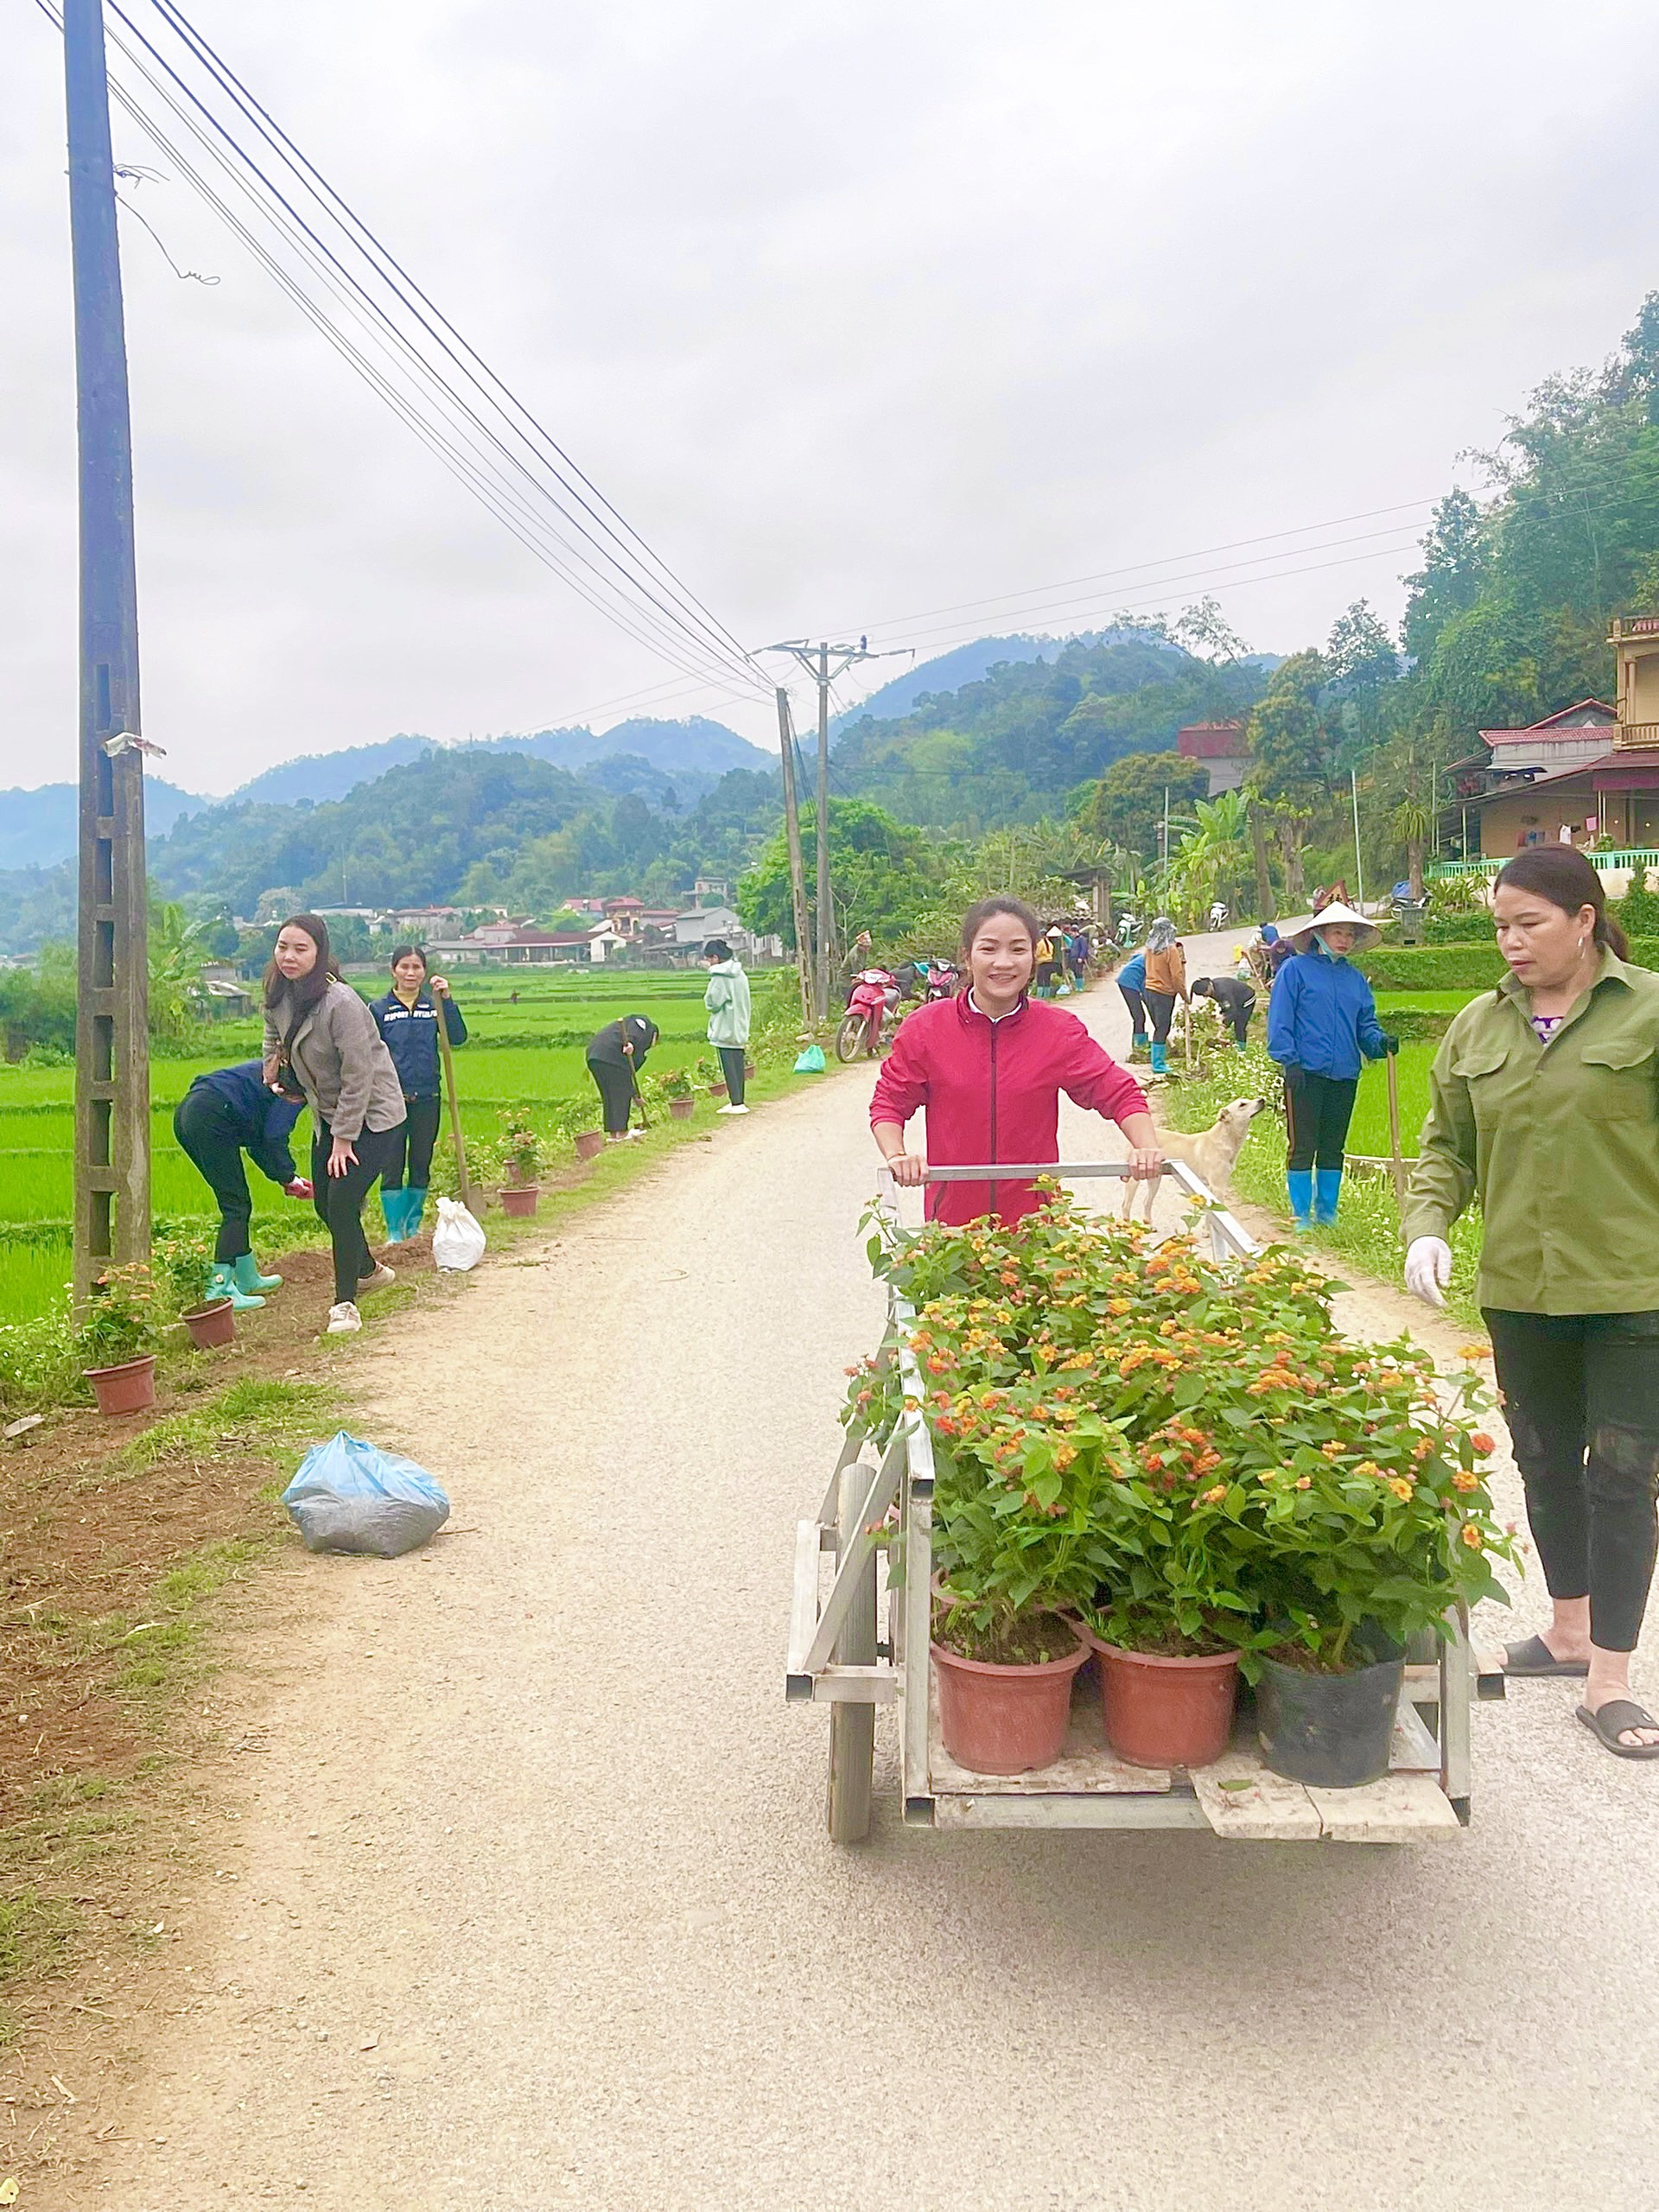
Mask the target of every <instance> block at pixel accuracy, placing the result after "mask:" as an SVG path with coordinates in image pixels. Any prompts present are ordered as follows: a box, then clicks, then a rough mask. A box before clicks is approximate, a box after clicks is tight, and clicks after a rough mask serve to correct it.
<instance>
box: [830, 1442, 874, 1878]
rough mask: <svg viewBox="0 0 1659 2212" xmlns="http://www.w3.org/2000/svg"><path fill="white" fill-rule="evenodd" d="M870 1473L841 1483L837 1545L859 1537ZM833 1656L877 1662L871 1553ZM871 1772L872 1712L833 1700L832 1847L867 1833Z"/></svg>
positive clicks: (847, 1474) (852, 1474)
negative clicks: (859, 1523)
mask: <svg viewBox="0 0 1659 2212" xmlns="http://www.w3.org/2000/svg"><path fill="white" fill-rule="evenodd" d="M868 1480H869V1470H868V1467H862V1466H860V1465H857V1464H856V1463H855V1465H852V1466H850V1467H849V1468H847V1469H846V1471H844V1472H843V1474H842V1478H841V1530H840V1534H841V1543H842V1548H843V1550H844V1549H845V1548H846V1547H847V1545H849V1543H850V1542H851V1541H852V1540H853V1538H854V1537H855V1535H857V1533H858V1509H859V1507H860V1505H861V1503H863V1496H864V1486H865V1484H867V1483H868ZM835 1657H836V1660H837V1661H838V1662H840V1664H841V1665H842V1666H844V1667H871V1666H874V1663H875V1554H874V1553H872V1554H870V1558H869V1561H868V1565H867V1567H865V1570H864V1579H863V1580H862V1581H861V1583H860V1584H859V1586H858V1594H857V1595H856V1597H855V1599H854V1600H853V1605H852V1611H850V1612H849V1614H848V1616H847V1619H846V1622H845V1624H844V1625H843V1626H842V1631H841V1634H840V1636H839V1637H837V1638H836V1649H835ZM874 1771H875V1707H874V1706H873V1705H848V1704H843V1703H842V1702H841V1700H836V1703H835V1704H834V1705H832V1706H831V1707H830V1708H829V1789H828V1791H827V1792H826V1794H825V1798H824V1817H825V1819H826V1820H827V1821H828V1822H829V1840H830V1841H831V1842H832V1843H862V1842H863V1840H864V1839H865V1838H866V1836H868V1834H869V1832H870V1795H871V1789H872V1785H873V1782H874Z"/></svg>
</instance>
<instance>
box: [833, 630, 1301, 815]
mask: <svg viewBox="0 0 1659 2212" xmlns="http://www.w3.org/2000/svg"><path fill="white" fill-rule="evenodd" d="M1266 682H1267V676H1266V672H1265V669H1264V665H1263V664H1262V662H1260V661H1259V660H1256V659H1253V658H1236V659H1233V660H1230V661H1223V660H1219V659H1217V660H1209V659H1204V658H1199V657H1198V655H1196V654H1194V653H1192V652H1187V651H1186V650H1185V648H1183V647H1182V646H1180V645H1177V644H1176V643H1174V642H1173V639H1169V638H1167V637H1165V636H1161V635H1159V634H1157V633H1156V632H1145V633H1142V634H1141V635H1137V636H1126V635H1124V634H1123V633H1122V632H1115V633H1113V635H1112V638H1111V639H1110V641H1109V642H1104V643H1100V642H1093V641H1090V640H1087V639H1069V640H1067V641H1065V643H1064V644H1062V645H1061V646H1060V648H1059V650H1058V652H1057V653H1056V655H1055V657H1054V658H1053V660H1052V661H1047V660H1027V661H1004V662H1000V663H998V664H996V665H995V666H994V667H993V668H991V669H990V670H989V671H988V672H987V674H986V675H984V676H983V677H981V678H980V679H979V680H978V681H977V682H976V683H967V684H964V685H963V687H962V689H961V690H958V691H956V692H953V693H947V694H944V695H943V696H924V697H923V698H922V699H920V700H918V702H917V704H916V706H915V707H914V708H913V709H912V711H911V712H910V713H909V714H907V715H904V716H903V717H902V718H901V719H900V720H899V721H887V722H878V721H874V720H872V719H870V718H869V717H868V716H867V717H865V718H863V719H861V720H860V721H856V722H855V723H853V724H852V725H851V726H850V727H849V728H846V729H844V730H843V731H842V735H841V737H840V739H839V740H838V741H837V742H836V747H835V766H836V777H837V781H838V783H839V785H841V787H842V789H843V790H845V791H849V792H851V793H855V794H856V795H857V796H858V797H860V798H868V799H873V800H874V801H876V802H877V803H878V804H880V805H882V806H885V807H887V808H888V809H889V810H891V811H892V812H893V813H894V814H896V815H898V816H899V817H900V818H901V819H902V820H904V821H906V822H914V823H920V824H922V825H923V826H924V827H926V828H931V829H948V830H959V831H962V832H963V833H964V834H966V835H969V836H977V835H979V834H980V833H981V832H982V831H983V830H985V829H991V828H995V827H997V826H999V825H1001V824H1003V823H1014V822H1029V821H1034V820H1036V819H1038V818H1039V817H1041V816H1042V815H1044V814H1052V813H1055V812H1058V811H1059V810H1061V807H1062V804H1063V800H1064V795H1065V792H1066V791H1070V790H1071V788H1072V787H1073V786H1075V785H1077V784H1080V783H1083V782H1085V781H1087V780H1088V779H1090V778H1091V777H1095V776H1098V775H1099V774H1100V773H1101V772H1102V770H1103V768H1105V767H1107V766H1109V764H1110V763H1111V762H1112V761H1114V760H1117V759H1119V758H1120V757H1121V756H1122V754H1123V753H1139V752H1146V751H1150V750H1157V751H1162V750H1164V749H1166V748H1167V747H1168V746H1169V745H1170V744H1171V743H1172V742H1173V738H1174V734H1175V732H1176V731H1177V730H1178V729H1179V728H1180V727H1181V725H1182V724H1183V723H1184V722H1189V721H1208V720H1214V719H1218V718H1220V717H1222V716H1224V715H1233V714H1239V713H1243V712H1245V711H1247V710H1248V709H1249V708H1250V707H1251V706H1252V705H1253V704H1254V702H1255V700H1256V699H1257V698H1259V697H1260V696H1261V694H1262V690H1263V689H1264V687H1265V684H1266Z"/></svg>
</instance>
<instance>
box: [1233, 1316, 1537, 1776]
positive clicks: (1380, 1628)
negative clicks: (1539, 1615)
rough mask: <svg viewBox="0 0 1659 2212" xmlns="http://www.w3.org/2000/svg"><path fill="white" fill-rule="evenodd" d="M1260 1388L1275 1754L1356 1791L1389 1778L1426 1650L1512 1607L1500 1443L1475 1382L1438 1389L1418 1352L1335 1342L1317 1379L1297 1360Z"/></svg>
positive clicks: (1298, 1772)
mask: <svg viewBox="0 0 1659 2212" xmlns="http://www.w3.org/2000/svg"><path fill="white" fill-rule="evenodd" d="M1310 1381H1311V1382H1313V1384H1314V1385H1315V1389H1314V1390H1310V1389H1309V1387H1308V1386H1309V1383H1310ZM1255 1387H1256V1388H1257V1389H1258V1390H1259V1391H1260V1393H1261V1398H1262V1411H1263V1414H1264V1415H1265V1417H1266V1422H1267V1427H1268V1434H1269V1435H1270V1437H1271V1444H1270V1445H1269V1446H1268V1447H1267V1448H1266V1449H1265V1450H1264V1451H1263V1452H1262V1454H1261V1456H1262V1459H1263V1460H1264V1462H1265V1464H1263V1465H1261V1466H1260V1467H1258V1468H1257V1469H1256V1470H1255V1491H1256V1497H1255V1503H1254V1507H1253V1511H1254V1515H1255V1517H1256V1518H1257V1519H1258V1520H1259V1524H1260V1527H1261V1531H1262V1550H1261V1553H1260V1554H1259V1557H1258V1560H1257V1565H1256V1568H1255V1576H1256V1581H1257V1586H1258V1588H1259V1590H1260V1592H1261V1597H1262V1606H1263V1611H1264V1616H1265V1619H1266V1623H1267V1628H1266V1635H1267V1637H1268V1639H1269V1640H1268V1643H1267V1648H1266V1649H1265V1650H1263V1651H1262V1653H1261V1654H1260V1655H1259V1656H1252V1659H1251V1661H1250V1662H1249V1665H1250V1669H1251V1671H1252V1672H1254V1673H1257V1674H1258V1675H1259V1680H1258V1681H1257V1685H1256V1708H1257V1716H1258V1720H1259V1724H1260V1734H1261V1743H1262V1757H1263V1758H1264V1759H1265V1760H1266V1761H1267V1763H1268V1765H1269V1766H1271V1767H1272V1768H1273V1769H1274V1771H1275V1772H1276V1773H1280V1774H1285V1775H1289V1776H1291V1777H1293V1778H1294V1779H1295V1780H1296V1781H1299V1782H1311V1783H1323V1784H1325V1785H1326V1786H1329V1787H1335V1788H1351V1787H1354V1786H1356V1785H1357V1784H1359V1783H1366V1782H1372V1781H1375V1780H1376V1779H1377V1778H1378V1777H1380V1776H1381V1775H1383V1774H1384V1773H1386V1772H1387V1770H1388V1764H1389V1739H1390V1735H1391V1732H1392V1728H1393V1721H1394V1712H1395V1705H1396V1703H1397V1701H1398V1698H1399V1694H1400V1688H1401V1678H1402V1671H1403V1668H1404V1664H1405V1655H1406V1649H1407V1646H1408V1643H1410V1641H1411V1639H1412V1638H1413V1637H1414V1636H1418V1635H1421V1634H1422V1633H1423V1632H1424V1631H1432V1632H1434V1633H1437V1634H1441V1635H1443V1634H1445V1632H1446V1616H1447V1613H1448V1612H1449V1611H1451V1609H1452V1608H1453V1607H1454V1606H1458V1605H1465V1606H1466V1605H1472V1604H1474V1603H1475V1602H1476V1601H1477V1600H1478V1599H1482V1598H1492V1599H1498V1600H1500V1601H1501V1602H1503V1603H1507V1602H1508V1596H1507V1592H1505V1591H1504V1589H1503V1585H1502V1584H1501V1583H1500V1582H1499V1580H1498V1579H1497V1575H1496V1574H1495V1573H1494V1572H1493V1569H1492V1561H1493V1560H1494V1559H1495V1558H1498V1559H1507V1560H1513V1559H1514V1557H1515V1555H1516V1546H1515V1539H1514V1535H1513V1531H1512V1530H1510V1529H1506V1528H1502V1527H1500V1526H1499V1524H1498V1523H1497V1520H1496V1519H1495V1518H1494V1516H1493V1510H1492V1500H1491V1491H1490V1490H1489V1488H1488V1486H1487V1478H1486V1472H1485V1468H1484V1460H1485V1459H1486V1457H1487V1455H1488V1454H1489V1453H1490V1452H1492V1451H1493V1450H1494V1449H1495V1446H1494V1441H1493V1439H1492V1438H1491V1436H1490V1435H1488V1434H1487V1433H1485V1432H1484V1431H1483V1430H1481V1429H1478V1428H1476V1427H1473V1425H1472V1422H1473V1419H1474V1418H1475V1416H1476V1415H1477V1414H1478V1408H1479V1399H1478V1386H1477V1383H1476V1381H1475V1377H1474V1375H1473V1373H1472V1371H1471V1370H1468V1369H1465V1374H1464V1376H1463V1377H1462V1379H1461V1381H1460V1382H1459V1383H1456V1384H1453V1385H1449V1386H1448V1385H1446V1384H1441V1385H1440V1386H1438V1387H1437V1385H1436V1382H1435V1378H1434V1370H1433V1362H1432V1360H1431V1359H1430V1357H1429V1356H1428V1355H1427V1353H1426V1352H1424V1351H1420V1350H1418V1349H1417V1348H1416V1347H1415V1346H1414V1345H1413V1344H1411V1343H1410V1342H1409V1340H1408V1339H1405V1338H1402V1340H1401V1341H1400V1342H1399V1343H1398V1344H1389V1345H1385V1346H1383V1347H1382V1348H1381V1349H1380V1350H1378V1349H1376V1348H1373V1347H1371V1346H1367V1345H1356V1344H1344V1343H1343V1342H1342V1341H1341V1339H1340V1338H1332V1340H1331V1342H1330V1344H1328V1345H1327V1346H1326V1347H1325V1349H1324V1351H1323V1352H1322V1353H1321V1355H1320V1357H1319V1359H1318V1361H1317V1363H1315V1365H1314V1367H1313V1371H1312V1374H1311V1375H1310V1373H1309V1372H1308V1371H1307V1370H1306V1366H1305V1365H1303V1364H1301V1363H1294V1362H1292V1361H1290V1360H1287V1358H1286V1357H1285V1355H1284V1353H1283V1352H1282V1351H1281V1352H1279V1353H1278V1354H1276V1355H1275V1356H1274V1360H1273V1362H1272V1363H1271V1364H1270V1365H1269V1366H1268V1367H1264V1368H1263V1370H1262V1372H1261V1375H1260V1376H1259V1377H1258V1381H1257V1384H1256V1386H1255Z"/></svg>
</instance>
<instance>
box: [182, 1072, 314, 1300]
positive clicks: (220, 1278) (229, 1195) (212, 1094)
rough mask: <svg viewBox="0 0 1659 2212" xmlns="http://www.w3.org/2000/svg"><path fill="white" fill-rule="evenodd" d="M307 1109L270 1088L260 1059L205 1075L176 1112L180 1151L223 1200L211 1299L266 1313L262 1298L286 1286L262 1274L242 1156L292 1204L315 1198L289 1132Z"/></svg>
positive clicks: (277, 1278) (209, 1292)
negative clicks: (258, 1308)
mask: <svg viewBox="0 0 1659 2212" xmlns="http://www.w3.org/2000/svg"><path fill="white" fill-rule="evenodd" d="M304 1109H305V1101H304V1100H303V1099H302V1098H293V1097H287V1096H278V1094H277V1092H276V1091H274V1090H270V1089H268V1088H267V1086H266V1084H265V1079H264V1068H263V1066H262V1065H261V1064H260V1063H259V1061H257V1060H243V1061H241V1062H239V1063H238V1065H237V1066H235V1067H233V1068H215V1069H214V1071H213V1073H212V1074H211V1075H199V1076H198V1077H196V1079H195V1081H194V1083H193V1084H191V1086H190V1088H189V1090H187V1091H186V1092H185V1094H184V1096H183V1097H182V1098H181V1100H180V1101H179V1103H178V1105H177V1106H176V1107H175V1109H174V1113H173V1134H174V1135H175V1137H176V1138H177V1139H178V1141H179V1147H180V1149H181V1151H182V1152H183V1154H185V1157H186V1158H187V1159H188V1160H190V1161H191V1162H192V1163H193V1165H194V1166H195V1167H196V1168H197V1169H198V1170H199V1172H200V1174H201V1177H202V1179H203V1180H204V1181H205V1182H206V1184H207V1187H208V1189H209V1190H210V1191H211V1192H213V1196H214V1198H217V1199H218V1201H219V1241H218V1243H216V1244H215V1245H214V1247H213V1273H212V1274H211V1275H210V1276H209V1277H208V1279H207V1295H208V1297H209V1298H228V1299H229V1300H230V1301H231V1303H232V1306H263V1305H264V1302H265V1301H264V1299H263V1298H262V1297H260V1296H259V1293H260V1292H261V1291H264V1290H278V1289H280V1288H281V1287H282V1281H283V1279H282V1277H281V1275H262V1274H260V1272H259V1268H258V1265H257V1262H256V1261H255V1259H254V1256H253V1249H252V1245H251V1242H250V1239H249V1235H248V1230H249V1224H251V1221H252V1219H253V1200H252V1198H250V1196H249V1195H248V1178H247V1171H246V1169H245V1167H244V1166H243V1165H242V1155H243V1154H244V1153H246V1154H247V1155H248V1158H249V1159H250V1160H251V1161H252V1162H253V1164H254V1166H256V1167H257V1169H258V1170H259V1173H261V1174H262V1175H267V1176H269V1177H270V1180H271V1181H272V1182H273V1183H280V1184H281V1185H282V1186H283V1190H284V1191H286V1192H287V1193H288V1195H289V1198H309V1197H310V1196H311V1185H310V1184H309V1183H308V1182H307V1181H306V1180H305V1179H304V1178H303V1177H302V1175H301V1174H300V1173H299V1172H298V1170H297V1169H296V1167H295V1165H294V1155H293V1154H292V1153H291V1152H290V1151H289V1148H288V1140H289V1133H290V1132H291V1131H292V1129H293V1127H294V1124H295V1122H297V1121H298V1120H299V1118H300V1116H301V1114H302V1112H303V1111H304Z"/></svg>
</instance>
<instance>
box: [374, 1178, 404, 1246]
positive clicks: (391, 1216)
mask: <svg viewBox="0 0 1659 2212" xmlns="http://www.w3.org/2000/svg"><path fill="white" fill-rule="evenodd" d="M380 1211H381V1212H382V1213H383V1214H385V1217H386V1242H387V1243H388V1244H401V1243H403V1241H404V1237H405V1236H407V1235H408V1234H409V1231H408V1230H406V1229H405V1228H404V1222H405V1221H406V1220H407V1219H408V1218H409V1192H407V1191H405V1190H404V1189H403V1188H402V1186H401V1185H400V1186H399V1187H398V1188H397V1189H396V1190H392V1191H389V1190H387V1188H386V1186H385V1184H384V1183H383V1184H382V1185H381V1186H380Z"/></svg>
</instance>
